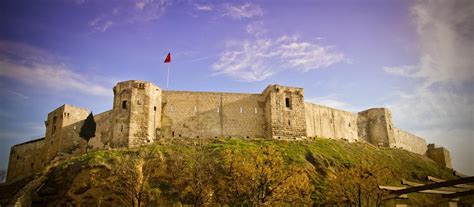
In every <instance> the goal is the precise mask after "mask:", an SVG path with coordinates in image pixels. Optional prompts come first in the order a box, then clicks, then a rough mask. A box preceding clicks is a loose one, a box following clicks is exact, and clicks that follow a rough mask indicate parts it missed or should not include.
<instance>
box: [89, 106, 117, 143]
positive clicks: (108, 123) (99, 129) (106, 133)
mask: <svg viewBox="0 0 474 207" xmlns="http://www.w3.org/2000/svg"><path fill="white" fill-rule="evenodd" d="M94 121H95V123H96V132H95V137H93V138H92V139H90V140H89V145H88V148H90V149H91V150H98V149H110V148H112V147H111V143H112V136H111V128H112V110H109V111H106V112H102V113H100V114H97V115H95V116H94ZM81 123H82V122H81Z"/></svg>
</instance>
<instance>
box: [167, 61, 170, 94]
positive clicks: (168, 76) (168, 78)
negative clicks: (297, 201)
mask: <svg viewBox="0 0 474 207" xmlns="http://www.w3.org/2000/svg"><path fill="white" fill-rule="evenodd" d="M167 65H168V75H167V76H166V89H168V83H169V81H170V63H168V64H167Z"/></svg>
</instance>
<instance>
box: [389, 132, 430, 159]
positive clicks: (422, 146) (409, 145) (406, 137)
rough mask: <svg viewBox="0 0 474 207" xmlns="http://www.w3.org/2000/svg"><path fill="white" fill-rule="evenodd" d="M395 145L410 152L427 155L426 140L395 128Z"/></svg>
mask: <svg viewBox="0 0 474 207" xmlns="http://www.w3.org/2000/svg"><path fill="white" fill-rule="evenodd" d="M394 138H395V143H394V145H393V147H396V148H402V149H406V150H408V151H410V152H414V153H418V154H421V155H424V154H425V153H426V150H427V147H426V141H425V139H423V138H421V137H418V136H416V135H414V134H411V133H409V132H405V131H403V130H401V129H398V128H394Z"/></svg>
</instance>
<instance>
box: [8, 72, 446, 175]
mask: <svg viewBox="0 0 474 207" xmlns="http://www.w3.org/2000/svg"><path fill="white" fill-rule="evenodd" d="M113 92H114V102H113V108H112V110H109V111H106V112H103V113H101V114H97V115H96V116H95V117H94V119H95V121H96V124H97V129H96V136H95V137H93V138H92V139H91V140H90V141H89V143H88V146H86V144H87V143H86V141H85V140H84V139H82V138H80V137H79V132H80V129H81V127H82V125H83V121H84V119H85V118H86V117H87V115H88V114H89V111H88V110H87V109H82V108H79V107H74V106H70V105H63V106H61V107H59V108H57V109H55V110H53V111H52V112H50V113H48V117H47V120H46V121H45V126H46V133H45V138H44V139H42V140H37V141H34V142H27V143H24V144H20V145H15V146H14V147H12V151H11V155H10V163H9V169H8V179H9V180H11V179H12V178H14V177H17V176H20V175H24V174H27V173H28V171H31V170H32V171H35V170H38V169H40V168H42V166H44V165H45V164H47V163H48V162H49V161H50V160H51V159H53V158H54V157H55V156H57V155H58V154H69V155H77V154H81V153H84V152H85V151H86V147H87V149H88V150H97V149H109V148H118V147H134V146H138V145H143V144H148V143H151V142H153V141H154V140H155V139H158V138H173V137H175V138H178V137H183V138H217V137H240V138H268V139H304V138H306V137H325V138H335V139H345V140H348V141H350V142H354V141H358V140H363V141H366V142H368V143H372V144H374V145H376V146H384V147H396V148H403V149H406V150H408V151H411V152H415V153H418V154H424V153H425V151H426V149H427V148H426V142H425V140H424V139H423V138H420V137H417V136H415V135H413V134H410V133H408V132H405V131H403V130H400V129H397V128H395V127H393V123H392V116H391V113H390V111H389V110H388V109H386V108H373V109H368V110H365V111H362V112H359V113H351V112H346V111H342V110H338V109H333V108H329V107H325V106H321V105H317V104H312V103H305V102H304V90H303V89H302V88H294V87H286V86H280V85H269V86H268V87H267V88H265V90H264V91H263V92H262V93H261V94H245V93H220V92H187V91H162V90H161V89H160V88H159V87H157V86H155V85H154V84H152V83H150V82H146V81H137V80H130V81H124V82H120V83H117V85H116V86H115V87H114V89H113ZM426 154H427V155H428V156H429V157H430V158H432V159H434V160H436V161H437V162H439V163H441V164H443V165H446V166H450V165H451V160H450V157H449V151H447V150H446V149H444V148H433V149H428V151H427V152H426Z"/></svg>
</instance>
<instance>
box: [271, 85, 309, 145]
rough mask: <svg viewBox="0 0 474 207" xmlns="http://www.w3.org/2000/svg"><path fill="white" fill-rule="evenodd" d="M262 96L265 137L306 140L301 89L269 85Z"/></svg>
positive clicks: (302, 92)
mask: <svg viewBox="0 0 474 207" xmlns="http://www.w3.org/2000/svg"><path fill="white" fill-rule="evenodd" d="M262 94H263V96H264V97H265V121H266V137H267V138H270V139H301V138H306V119H305V109H304V91H303V89H302V88H293V87H286V86H279V85H269V86H268V87H267V88H266V89H265V90H264V91H263V93H262Z"/></svg>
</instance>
